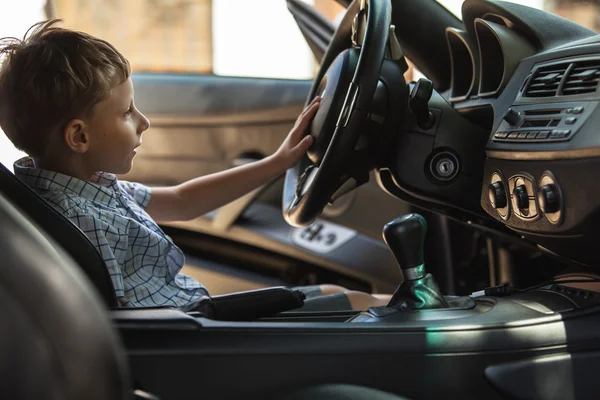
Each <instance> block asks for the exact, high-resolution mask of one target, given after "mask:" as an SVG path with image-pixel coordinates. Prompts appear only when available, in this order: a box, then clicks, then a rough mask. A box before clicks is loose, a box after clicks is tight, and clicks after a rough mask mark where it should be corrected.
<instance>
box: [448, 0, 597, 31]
mask: <svg viewBox="0 0 600 400" xmlns="http://www.w3.org/2000/svg"><path fill="white" fill-rule="evenodd" d="M437 1H438V3H440V4H442V5H443V6H444V7H446V8H447V9H448V10H449V11H450V12H451V13H453V14H454V15H456V16H457V17H458V18H461V12H460V10H461V7H462V4H463V3H464V0H437ZM510 2H511V3H517V4H522V5H525V6H528V7H533V8H538V9H540V10H545V11H548V12H551V13H554V14H556V15H559V16H561V17H563V18H567V19H570V20H571V21H573V22H576V23H578V24H580V25H583V26H585V27H587V28H590V29H593V30H595V31H596V32H600V4H599V2H598V1H597V0H512V1H510Z"/></svg>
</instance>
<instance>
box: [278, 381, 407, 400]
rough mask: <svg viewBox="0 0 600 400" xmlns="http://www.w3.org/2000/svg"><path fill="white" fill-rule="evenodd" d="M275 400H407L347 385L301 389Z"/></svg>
mask: <svg viewBox="0 0 600 400" xmlns="http://www.w3.org/2000/svg"><path fill="white" fill-rule="evenodd" d="M275 399H277V400H312V399H315V400H317V399H328V400H408V399H406V398H405V397H400V396H397V395H395V394H392V393H388V392H383V391H381V390H377V389H371V388H368V387H364V386H356V385H348V384H326V385H318V386H312V387H308V388H303V389H300V390H296V391H293V392H290V393H288V394H285V395H283V396H277V397H275Z"/></svg>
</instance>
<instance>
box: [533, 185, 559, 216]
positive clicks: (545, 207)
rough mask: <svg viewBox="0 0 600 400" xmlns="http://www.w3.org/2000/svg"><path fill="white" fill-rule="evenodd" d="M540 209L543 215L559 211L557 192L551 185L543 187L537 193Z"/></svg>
mask: <svg viewBox="0 0 600 400" xmlns="http://www.w3.org/2000/svg"><path fill="white" fill-rule="evenodd" d="M538 201H539V203H540V208H541V209H542V211H543V212H545V213H554V212H557V211H558V210H560V198H559V195H558V190H557V189H556V186H554V185H553V184H548V185H544V186H542V187H541V188H540V191H539V192H538Z"/></svg>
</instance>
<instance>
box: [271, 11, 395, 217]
mask: <svg viewBox="0 0 600 400" xmlns="http://www.w3.org/2000/svg"><path fill="white" fill-rule="evenodd" d="M391 14H392V5H391V1H390V0H360V1H357V0H355V1H354V2H353V3H352V4H351V5H350V6H349V7H348V10H347V11H346V15H345V17H344V19H343V20H342V22H341V23H340V25H339V27H338V28H337V30H336V31H335V33H334V36H333V38H332V40H331V43H330V44H329V47H328V48H327V51H326V53H325V55H324V56H323V60H322V62H321V67H320V69H319V72H318V74H317V77H316V78H315V80H314V82H313V85H312V87H311V90H310V92H309V95H308V98H307V100H306V104H308V103H310V101H311V100H312V99H313V98H314V97H315V96H317V95H320V96H321V97H322V99H321V105H320V107H319V110H318V111H317V114H316V115H315V117H314V119H313V121H312V123H311V126H310V134H311V135H312V136H313V138H314V141H313V145H312V146H311V148H310V149H309V151H308V152H307V155H306V156H305V157H304V158H303V159H302V160H301V161H300V162H299V163H298V164H297V165H295V166H294V167H292V168H291V169H289V170H288V171H287V173H286V176H285V184H284V188H283V201H282V208H283V216H284V218H285V220H286V221H287V222H288V223H289V224H290V225H292V226H298V227H299V226H305V225H308V224H310V223H312V222H313V221H314V220H315V219H316V218H317V217H318V216H319V215H320V214H321V213H322V212H323V209H324V208H325V207H326V206H327V204H328V203H329V202H330V200H331V198H332V196H333V195H334V194H335V193H336V191H338V190H339V189H340V188H342V186H343V185H345V184H348V181H349V180H350V179H351V176H350V175H349V172H348V171H349V169H351V165H352V161H353V160H352V158H353V155H354V153H355V151H356V150H355V149H356V148H357V144H358V141H359V137H360V133H361V128H363V129H364V126H363V124H364V123H365V121H366V120H367V118H368V116H369V111H368V110H369V105H370V103H371V101H372V99H373V96H374V94H375V90H376V88H377V84H378V82H379V75H380V73H381V65H382V63H383V60H384V57H385V53H386V47H387V43H388V34H389V28H390V22H391ZM350 27H351V28H352V29H351V30H352V34H351V35H350ZM350 39H351V43H350Z"/></svg>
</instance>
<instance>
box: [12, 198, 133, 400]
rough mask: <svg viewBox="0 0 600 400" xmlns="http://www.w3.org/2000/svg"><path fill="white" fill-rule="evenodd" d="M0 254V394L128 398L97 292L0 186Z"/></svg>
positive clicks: (119, 354) (118, 351) (117, 348)
mask: <svg viewBox="0 0 600 400" xmlns="http://www.w3.org/2000/svg"><path fill="white" fill-rule="evenodd" d="M0 254H1V255H2V258H1V259H0V316H1V317H0V320H1V321H2V322H1V323H0V354H1V355H2V357H0V376H1V377H2V379H0V398H2V399H40V398H43V399H92V400H94V399H99V400H100V399H125V398H130V397H131V394H132V391H131V388H130V386H129V385H130V380H129V376H128V368H127V364H126V359H125V356H124V354H125V353H124V350H123V348H122V346H121V343H120V341H119V339H118V337H117V335H116V333H115V332H114V331H113V330H112V326H111V323H110V321H109V319H108V316H107V314H106V308H105V306H104V304H102V301H101V299H100V297H99V296H98V295H97V293H96V291H95V290H94V288H93V287H92V286H91V285H90V284H89V281H88V280H87V279H86V277H85V275H84V274H83V273H82V272H81V270H80V268H78V267H77V266H76V265H75V264H74V263H73V260H72V259H71V258H70V257H69V256H67V255H66V254H65V253H64V251H63V250H61V248H60V246H57V245H53V244H52V243H51V239H48V236H47V235H45V234H43V233H41V231H40V230H38V228H37V227H35V226H34V225H33V224H32V223H31V222H30V221H29V220H28V219H27V218H26V217H25V216H24V214H23V213H21V212H20V211H19V210H17V209H16V208H14V207H13V206H12V205H11V204H10V203H9V202H8V201H7V199H6V198H5V197H4V196H3V195H2V194H1V193H0Z"/></svg>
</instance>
